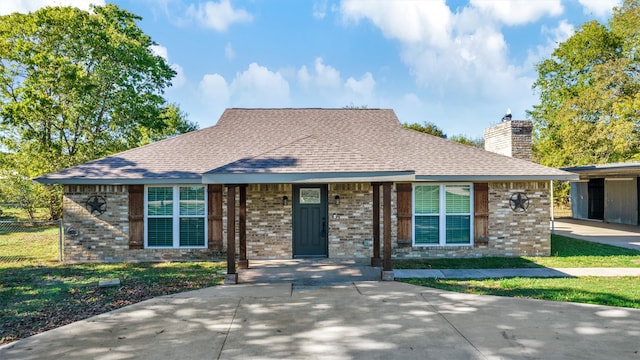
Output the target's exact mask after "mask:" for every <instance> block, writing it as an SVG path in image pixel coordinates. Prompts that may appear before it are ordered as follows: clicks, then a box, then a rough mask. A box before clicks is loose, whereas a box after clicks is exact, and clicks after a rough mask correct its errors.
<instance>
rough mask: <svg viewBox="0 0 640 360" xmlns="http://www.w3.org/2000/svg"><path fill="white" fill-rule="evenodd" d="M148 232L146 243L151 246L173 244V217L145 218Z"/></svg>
mask: <svg viewBox="0 0 640 360" xmlns="http://www.w3.org/2000/svg"><path fill="white" fill-rule="evenodd" d="M147 226H148V228H149V232H148V235H147V244H148V245H149V247H153V246H173V219H171V218H149V219H147Z"/></svg>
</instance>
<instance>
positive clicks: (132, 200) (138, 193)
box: [128, 185, 144, 249]
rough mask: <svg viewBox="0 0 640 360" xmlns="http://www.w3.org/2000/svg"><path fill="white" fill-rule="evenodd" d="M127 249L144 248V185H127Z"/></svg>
mask: <svg viewBox="0 0 640 360" xmlns="http://www.w3.org/2000/svg"><path fill="white" fill-rule="evenodd" d="M128 189H129V249H143V248H144V185H129V187H128Z"/></svg>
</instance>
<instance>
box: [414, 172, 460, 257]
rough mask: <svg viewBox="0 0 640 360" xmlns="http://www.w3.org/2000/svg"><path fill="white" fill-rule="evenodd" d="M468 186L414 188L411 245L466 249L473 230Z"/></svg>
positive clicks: (441, 185) (425, 186) (419, 186)
mask: <svg viewBox="0 0 640 360" xmlns="http://www.w3.org/2000/svg"><path fill="white" fill-rule="evenodd" d="M471 189H472V188H471V185H470V184H450V185H449V184H447V185H444V184H438V185H431V184H429V185H415V186H414V191H413V194H414V195H413V243H414V245H418V246H420V245H425V246H427V245H469V244H471V239H472V234H473V228H472V222H471V219H472V216H471V215H472V214H471V204H472V203H473V199H472V195H471V194H472V192H471Z"/></svg>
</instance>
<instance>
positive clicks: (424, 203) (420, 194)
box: [415, 185, 440, 214]
mask: <svg viewBox="0 0 640 360" xmlns="http://www.w3.org/2000/svg"><path fill="white" fill-rule="evenodd" d="M415 210H416V214H438V213H440V186H439V185H435V186H434V185H428V186H416V188H415Z"/></svg>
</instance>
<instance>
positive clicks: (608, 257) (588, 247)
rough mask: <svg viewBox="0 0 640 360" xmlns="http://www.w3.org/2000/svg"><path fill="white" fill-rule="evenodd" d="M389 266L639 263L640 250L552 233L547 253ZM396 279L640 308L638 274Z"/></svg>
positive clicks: (399, 262)
mask: <svg viewBox="0 0 640 360" xmlns="http://www.w3.org/2000/svg"><path fill="white" fill-rule="evenodd" d="M394 267H395V268H396V269H403V268H405V269H429V268H431V269H464V268H473V269H483V268H484V269H489V268H518V267H557V268H569V267H640V251H636V250H631V249H625V248H619V247H615V246H609V245H604V244H597V243H591V242H588V241H582V240H576V239H572V238H568V237H564V236H559V235H553V236H552V238H551V256H549V257H521V258H480V259H436V260H396V261H394ZM401 281H403V282H407V283H410V284H414V285H421V286H428V287H433V288H438V289H443V290H449V291H457V292H462V293H469V294H485V295H498V296H511V297H525V298H532V299H545V300H554V301H569V302H579V303H588V304H599V305H610V306H623V307H631V308H640V286H639V285H640V277H633V276H631V277H580V278H560V279H536V278H510V279H487V280H455V279H402V280H401Z"/></svg>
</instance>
